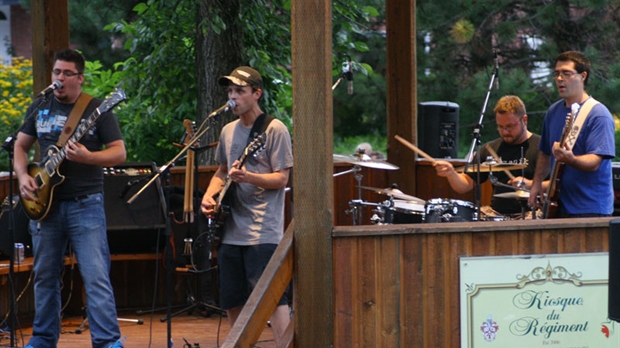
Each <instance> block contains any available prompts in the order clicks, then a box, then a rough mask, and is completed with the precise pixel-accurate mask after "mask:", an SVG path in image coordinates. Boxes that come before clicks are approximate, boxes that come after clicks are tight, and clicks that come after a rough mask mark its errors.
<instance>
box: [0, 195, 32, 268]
mask: <svg viewBox="0 0 620 348" xmlns="http://www.w3.org/2000/svg"><path fill="white" fill-rule="evenodd" d="M9 204H10V203H9V197H8V196H7V197H5V198H4V200H3V201H2V210H1V211H0V255H1V256H2V258H3V259H8V258H9V256H10V255H11V253H12V249H13V247H14V243H22V244H24V254H25V256H32V236H31V235H30V232H29V231H28V223H29V222H30V220H29V219H28V216H27V215H26V213H25V212H24V209H23V208H22V204H21V202H20V201H19V196H18V195H13V200H12V204H13V207H12V208H13V236H12V237H13V238H11V235H10V234H9V232H10V231H9V230H10V210H11V206H10V205H9ZM11 240H12V241H13V243H11Z"/></svg>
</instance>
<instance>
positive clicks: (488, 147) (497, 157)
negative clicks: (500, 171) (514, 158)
mask: <svg viewBox="0 0 620 348" xmlns="http://www.w3.org/2000/svg"><path fill="white" fill-rule="evenodd" d="M484 147H486V149H487V150H489V153H490V154H491V156H493V158H494V159H495V160H496V161H497V162H498V163H499V162H500V159H499V156H498V155H497V152H495V150H493V149H492V148H491V147H490V146H489V144H486V145H485V146H484ZM504 173H506V175H508V177H509V178H510V179H511V180H512V179H514V178H515V176H514V175H512V173H511V172H510V171H508V170H505V169H504Z"/></svg>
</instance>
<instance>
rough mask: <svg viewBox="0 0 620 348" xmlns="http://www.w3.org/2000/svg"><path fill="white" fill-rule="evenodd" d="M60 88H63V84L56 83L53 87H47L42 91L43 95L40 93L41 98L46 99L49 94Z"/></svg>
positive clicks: (53, 83)
mask: <svg viewBox="0 0 620 348" xmlns="http://www.w3.org/2000/svg"><path fill="white" fill-rule="evenodd" d="M59 88H62V82H60V81H54V82H52V84H51V85H49V86H47V88H46V89H44V90H42V91H41V93H39V97H45V96H47V95H48V94H50V93H52V92H53V91H54V90H55V89H59Z"/></svg>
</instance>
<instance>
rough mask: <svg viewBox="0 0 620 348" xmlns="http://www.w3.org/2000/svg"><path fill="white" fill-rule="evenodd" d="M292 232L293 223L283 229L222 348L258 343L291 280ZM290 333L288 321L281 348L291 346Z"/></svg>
mask: <svg viewBox="0 0 620 348" xmlns="http://www.w3.org/2000/svg"><path fill="white" fill-rule="evenodd" d="M293 230H294V221H292V222H291V224H290V225H289V226H288V228H287V229H286V232H285V233H284V237H283V238H282V241H280V244H278V247H277V248H276V251H275V253H274V254H273V256H272V257H271V260H270V261H269V263H268V264H267V268H266V269H265V271H264V272H263V275H262V276H261V277H260V279H259V281H258V283H257V284H256V287H255V288H254V291H252V294H250V298H249V299H248V301H247V302H246V304H245V306H243V309H242V310H241V313H240V314H239V318H238V319H237V321H235V325H234V326H233V327H232V328H231V330H230V333H229V334H228V336H227V337H226V340H225V341H224V344H223V345H222V347H224V348H226V347H253V346H254V344H256V342H257V341H258V338H259V337H260V335H261V333H262V332H263V328H264V327H265V325H266V324H267V321H268V320H269V317H270V316H271V314H272V313H273V312H274V310H275V309H276V307H277V306H278V301H280V298H281V297H282V295H283V294H284V291H286V288H287V286H288V284H289V283H290V282H291V279H292V278H293ZM293 332H294V330H293V320H291V321H290V323H289V325H288V327H287V329H286V331H285V333H284V337H283V339H282V341H283V342H284V343H283V344H281V347H288V346H290V344H291V342H292V341H293Z"/></svg>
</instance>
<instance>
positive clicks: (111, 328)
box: [29, 193, 120, 348]
mask: <svg viewBox="0 0 620 348" xmlns="http://www.w3.org/2000/svg"><path fill="white" fill-rule="evenodd" d="M30 231H31V233H32V245H33V253H34V295H35V317H34V322H33V333H32V338H31V339H30V342H29V344H31V345H32V346H34V347H35V348H47V347H56V344H57V343H58V339H59V334H60V324H61V318H60V309H61V305H62V303H61V294H60V287H61V274H62V271H63V268H64V262H63V261H64V258H65V252H66V249H67V244H68V242H70V243H71V246H72V248H73V250H74V252H75V256H76V258H77V265H78V268H79V270H80V274H81V276H82V280H83V282H84V288H85V292H86V301H87V303H86V315H87V317H88V320H89V326H90V333H91V340H92V346H93V348H107V347H108V346H110V345H112V344H114V342H116V340H118V339H119V338H120V328H119V325H118V321H117V318H116V304H115V301H114V291H113V289H112V284H111V283H110V249H109V247H108V240H107V230H106V221H105V213H104V208H103V194H102V193H96V194H91V195H88V196H85V197H80V198H75V199H72V200H64V201H56V202H54V206H53V207H52V210H51V211H50V213H49V214H48V216H47V217H46V218H45V219H43V220H42V221H40V222H37V221H31V222H30Z"/></svg>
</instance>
